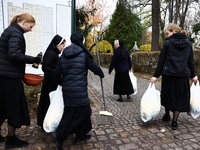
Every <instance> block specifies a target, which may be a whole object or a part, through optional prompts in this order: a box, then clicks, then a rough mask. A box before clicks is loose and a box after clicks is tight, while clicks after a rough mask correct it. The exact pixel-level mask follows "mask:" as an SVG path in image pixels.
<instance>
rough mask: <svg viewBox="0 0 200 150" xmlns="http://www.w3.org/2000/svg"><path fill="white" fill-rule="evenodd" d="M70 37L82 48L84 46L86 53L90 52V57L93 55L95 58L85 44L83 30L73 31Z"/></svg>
mask: <svg viewBox="0 0 200 150" xmlns="http://www.w3.org/2000/svg"><path fill="white" fill-rule="evenodd" d="M70 39H71V42H72V43H74V44H76V45H78V46H80V47H81V48H83V49H84V50H85V51H86V53H88V54H89V55H90V57H92V59H93V56H92V54H91V53H90V52H89V51H88V49H87V48H86V47H85V45H84V44H83V39H84V37H83V33H82V32H80V31H77V32H75V33H73V34H72V35H71V37H70Z"/></svg>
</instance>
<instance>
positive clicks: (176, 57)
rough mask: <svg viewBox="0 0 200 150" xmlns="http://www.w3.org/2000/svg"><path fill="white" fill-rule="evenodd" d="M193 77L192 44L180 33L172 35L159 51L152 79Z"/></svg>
mask: <svg viewBox="0 0 200 150" xmlns="http://www.w3.org/2000/svg"><path fill="white" fill-rule="evenodd" d="M161 74H164V75H169V76H190V77H191V78H193V77H194V76H195V63H194V55H193V49H192V44H191V42H190V41H189V40H188V38H187V37H186V36H185V35H184V34H182V33H176V34H172V35H171V36H170V37H169V38H168V39H166V41H165V43H164V45H163V48H162V50H161V53H160V56H159V61H158V65H157V68H156V71H155V74H154V77H159V76H160V75H161Z"/></svg>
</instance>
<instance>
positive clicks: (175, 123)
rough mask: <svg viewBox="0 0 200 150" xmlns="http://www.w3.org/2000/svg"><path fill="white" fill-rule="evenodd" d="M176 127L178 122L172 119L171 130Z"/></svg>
mask: <svg viewBox="0 0 200 150" xmlns="http://www.w3.org/2000/svg"><path fill="white" fill-rule="evenodd" d="M177 127H178V123H177V122H174V121H172V124H171V129H172V130H177Z"/></svg>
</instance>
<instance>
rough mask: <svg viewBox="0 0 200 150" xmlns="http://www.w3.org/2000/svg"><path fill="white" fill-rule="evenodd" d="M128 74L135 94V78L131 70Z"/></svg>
mask: <svg viewBox="0 0 200 150" xmlns="http://www.w3.org/2000/svg"><path fill="white" fill-rule="evenodd" d="M129 76H130V79H131V83H132V85H133V90H134V93H133V95H135V94H137V78H136V77H135V76H134V74H133V72H132V71H129Z"/></svg>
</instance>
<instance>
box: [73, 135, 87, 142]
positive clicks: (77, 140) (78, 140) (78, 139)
mask: <svg viewBox="0 0 200 150" xmlns="http://www.w3.org/2000/svg"><path fill="white" fill-rule="evenodd" d="M90 138H91V135H84V136H78V135H76V138H75V143H78V142H81V141H86V140H89V139H90Z"/></svg>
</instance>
